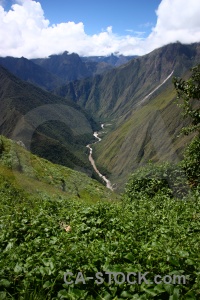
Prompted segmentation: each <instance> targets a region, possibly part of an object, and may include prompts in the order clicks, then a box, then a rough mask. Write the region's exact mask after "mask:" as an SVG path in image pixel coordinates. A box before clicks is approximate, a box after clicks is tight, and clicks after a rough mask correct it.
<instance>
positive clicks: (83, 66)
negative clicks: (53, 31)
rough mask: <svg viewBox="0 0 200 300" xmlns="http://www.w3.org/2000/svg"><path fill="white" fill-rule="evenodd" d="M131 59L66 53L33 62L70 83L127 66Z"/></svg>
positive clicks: (127, 57)
mask: <svg viewBox="0 0 200 300" xmlns="http://www.w3.org/2000/svg"><path fill="white" fill-rule="evenodd" d="M131 58H132V57H129V56H123V55H120V56H116V55H113V54H112V55H110V56H100V57H99V56H98V57H96V56H94V57H80V56H79V55H78V54H76V53H71V54H69V53H68V52H67V51H65V52H64V53H63V54H58V55H51V56H49V57H48V58H40V59H32V61H33V62H34V63H35V64H38V65H39V66H41V67H43V68H44V69H46V70H48V71H49V72H51V73H52V74H56V75H57V76H58V77H59V78H60V79H62V80H64V81H65V82H69V81H73V80H80V79H83V78H88V77H93V76H94V75H97V74H103V73H104V72H105V71H108V70H111V69H113V68H114V67H117V66H120V65H122V64H125V63H126V62H128V61H129V60H130V59H131Z"/></svg>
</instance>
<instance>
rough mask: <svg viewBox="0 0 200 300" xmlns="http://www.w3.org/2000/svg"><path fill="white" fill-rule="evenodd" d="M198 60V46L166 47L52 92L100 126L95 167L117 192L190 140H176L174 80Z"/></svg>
mask: <svg viewBox="0 0 200 300" xmlns="http://www.w3.org/2000/svg"><path fill="white" fill-rule="evenodd" d="M199 61H200V44H199V43H196V44H192V45H182V44H180V43H175V44H169V45H167V46H164V47H162V48H159V49H156V50H154V51H153V52H151V53H149V54H147V55H144V56H142V57H136V58H134V59H133V60H131V61H130V62H128V63H127V64H125V65H123V66H120V67H119V68H116V69H115V70H111V71H109V72H107V73H105V74H103V75H99V76H96V77H94V78H93V79H92V78H89V79H86V80H81V81H75V82H71V83H69V84H68V85H64V86H63V87H61V88H60V89H57V90H56V93H57V94H59V95H61V96H63V97H64V96H66V97H70V98H72V99H73V100H74V101H75V102H76V103H78V104H79V105H81V106H82V107H84V108H85V109H86V110H87V111H88V112H90V113H92V114H93V115H94V116H95V117H96V118H97V119H99V121H100V122H102V123H110V124H111V125H110V126H109V127H107V128H106V130H105V131H107V135H104V136H103V140H102V141H101V143H98V144H96V145H95V146H94V157H95V160H96V162H97V165H98V166H99V168H102V170H104V172H106V170H107V174H109V179H110V180H111V182H113V183H114V184H115V185H116V187H117V188H119V190H121V189H122V188H123V186H124V184H125V182H126V181H127V179H128V176H129V174H130V173H131V172H132V171H134V170H135V169H137V168H138V167H139V166H141V165H144V164H146V163H148V161H149V160H152V161H153V162H159V161H164V160H169V161H177V160H180V159H181V157H182V156H181V151H182V149H183V148H184V147H185V145H186V143H187V142H188V141H189V139H190V138H186V137H183V136H182V137H180V138H177V135H178V134H179V131H180V128H181V127H182V126H183V125H184V122H187V120H185V121H183V120H182V116H181V110H180V109H179V108H178V107H177V106H176V105H175V104H174V101H175V98H176V93H175V89H174V87H173V84H172V78H173V76H187V73H188V70H189V69H190V68H191V67H193V66H195V65H196V64H198V62H199Z"/></svg>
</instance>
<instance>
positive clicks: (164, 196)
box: [0, 136, 200, 300]
mask: <svg viewBox="0 0 200 300" xmlns="http://www.w3.org/2000/svg"><path fill="white" fill-rule="evenodd" d="M162 170H163V171H164V175H166V174H165V173H166V172H167V173H168V175H169V176H170V172H171V171H172V173H173V172H175V174H176V175H179V176H180V172H179V171H177V170H176V167H175V166H173V167H170V168H169V167H167V168H166V167H164V168H163V167H162V168H158V169H157V171H156V169H155V168H151V172H152V173H155V175H156V173H157V175H158V178H156V176H155V178H153V177H151V178H148V177H147V180H148V181H149V183H150V184H151V185H150V186H149V187H147V185H146V184H145V178H143V175H144V173H145V172H147V171H148V170H147V171H145V170H144V171H142V170H139V172H137V173H136V174H133V176H132V178H131V179H130V181H129V183H128V185H127V188H126V191H125V194H124V195H123V197H122V199H120V198H119V197H116V195H115V194H114V193H113V192H111V191H110V190H108V189H106V188H105V187H104V186H103V185H101V184H100V183H98V182H97V181H94V180H92V179H90V178H88V177H87V176H86V175H84V174H83V173H79V172H76V171H73V170H71V169H68V168H66V167H62V166H59V165H54V164H52V163H50V162H49V161H47V160H44V159H41V158H39V157H37V156H35V155H32V154H31V153H29V152H28V151H26V150H25V149H24V148H23V147H21V146H19V145H18V144H17V143H16V142H15V141H11V140H7V139H5V138H4V137H3V136H1V137H0V199H1V201H0V229H1V234H0V298H1V299H3V300H4V299H16V300H30V299H31V300H52V299H75V300H76V299H77V300H78V299H86V300H92V299H97V300H100V299H110V300H112V299H116V300H117V299H145V300H150V299H156V300H158V299H179V300H185V299H191V300H195V299H198V295H199V280H200V278H199V267H200V265H199V261H200V260H199V259H200V257H199V254H200V253H199V245H200V239H199V238H200V236H199V234H198V233H199V225H200V215H199V209H200V201H199V200H200V198H199V190H198V188H197V189H196V190H194V191H193V192H190V193H189V195H185V196H184V197H183V198H181V199H180V198H176V197H175V196H173V194H172V191H171V189H170V188H169V184H168V185H167V184H166V182H167V181H166V177H165V180H163V179H162V178H161V177H160V176H161V174H162ZM169 171H170V172H169ZM148 172H149V171H148ZM159 173H160V174H159ZM172 175H173V174H172ZM138 179H139V180H138ZM177 182H179V178H178V177H177V178H176V179H175V182H174V183H175V186H176V183H177ZM155 187H156V189H155ZM66 272H70V276H67V273H66ZM80 272H81V273H80ZM97 272H100V273H98V274H97ZM108 272H115V273H116V272H121V273H123V274H124V276H125V282H124V283H123V277H122V278H121V277H117V279H118V280H117V281H116V280H115V281H114V278H115V277H113V276H114V275H111V276H112V280H109V277H108V274H109V273H108ZM131 272H132V273H133V272H134V274H136V276H135V277H133V276H131V277H128V276H130V274H131ZM68 274H69V273H68ZM145 274H146V277H145V279H141V280H139V279H138V278H139V277H138V276H140V277H141V276H143V275H145ZM158 274H159V278H158V277H155V276H156V275H158ZM137 275H138V276H137ZM89 277H90V278H91V279H89ZM137 277H138V278H137ZM156 278H157V279H158V281H155V279H156ZM135 280H136V281H135ZM71 281H72V283H71V284H69V283H68V282H71ZM149 281H151V282H152V283H149ZM133 282H135V283H134V284H133ZM120 283H121V284H120Z"/></svg>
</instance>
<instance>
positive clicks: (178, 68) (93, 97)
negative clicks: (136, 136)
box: [56, 43, 200, 123]
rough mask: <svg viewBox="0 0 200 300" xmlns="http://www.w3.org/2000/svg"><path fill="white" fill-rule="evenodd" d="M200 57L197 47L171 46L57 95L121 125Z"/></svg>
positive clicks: (76, 82)
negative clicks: (134, 111) (172, 77)
mask: <svg viewBox="0 0 200 300" xmlns="http://www.w3.org/2000/svg"><path fill="white" fill-rule="evenodd" d="M199 57H200V44H198V43H197V44H192V45H182V44H180V43H176V44H169V45H167V46H164V47H162V48H159V49H156V50H154V51H152V52H151V53H149V54H146V55H144V56H141V57H136V58H134V59H132V60H131V61H129V62H128V63H127V64H125V65H122V66H120V67H118V68H115V69H114V70H111V71H108V72H106V73H105V74H102V75H98V76H96V77H94V78H88V79H83V80H80V81H74V82H71V83H69V84H66V85H64V86H63V87H61V88H60V89H57V90H56V93H57V94H58V95H61V96H67V97H68V96H69V97H70V98H72V99H73V100H74V101H75V102H76V103H78V104H80V105H81V106H82V107H84V108H86V109H87V111H89V112H91V113H92V114H93V115H94V116H96V117H98V118H99V119H100V120H102V121H105V120H109V121H110V120H113V122H117V123H119V122H120V123H122V122H123V121H124V118H125V116H127V115H128V114H129V113H130V112H131V111H132V110H133V108H135V107H136V105H138V104H139V103H140V102H141V101H143V100H144V98H145V97H146V96H147V95H148V94H149V93H151V92H152V91H153V90H155V89H156V88H157V87H158V86H159V85H160V84H162V83H163V82H164V81H165V80H166V78H167V77H168V76H170V74H171V75H172V72H173V75H174V76H182V74H184V73H185V72H186V71H188V70H189V68H191V67H193V66H195V65H196V64H197V63H198V61H199ZM166 84H168V81H167V82H166ZM164 86H165V85H164ZM162 87H163V86H162ZM158 92H160V90H159V91H158ZM147 100H148V99H147ZM146 102H148V101H146Z"/></svg>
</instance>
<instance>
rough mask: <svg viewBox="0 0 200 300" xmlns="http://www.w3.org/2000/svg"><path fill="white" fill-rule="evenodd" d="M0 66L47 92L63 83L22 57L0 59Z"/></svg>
mask: <svg viewBox="0 0 200 300" xmlns="http://www.w3.org/2000/svg"><path fill="white" fill-rule="evenodd" d="M0 65H1V66H3V67H4V68H6V69H7V70H9V71H10V72H11V73H12V74H14V75H15V76H17V77H19V78H20V79H22V80H25V81H28V82H30V83H32V84H35V85H37V86H39V87H40V88H43V89H46V90H49V91H50V90H53V89H55V88H56V87H58V86H61V85H62V84H64V83H65V81H64V80H62V79H61V78H59V77H58V76H56V75H54V74H53V73H51V72H49V71H47V70H46V69H44V68H42V67H40V66H39V65H37V64H34V63H33V62H32V61H31V60H28V59H27V58H24V57H21V58H15V57H10V56H8V57H0Z"/></svg>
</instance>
